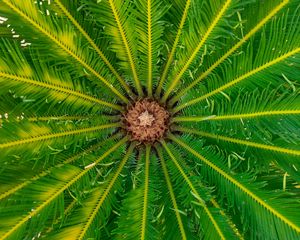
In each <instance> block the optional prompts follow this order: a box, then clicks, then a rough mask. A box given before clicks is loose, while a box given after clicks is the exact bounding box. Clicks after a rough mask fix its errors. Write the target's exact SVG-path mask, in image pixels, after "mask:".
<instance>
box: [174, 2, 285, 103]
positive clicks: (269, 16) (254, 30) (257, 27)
mask: <svg viewBox="0 0 300 240" xmlns="http://www.w3.org/2000/svg"><path fill="white" fill-rule="evenodd" d="M288 2H289V1H282V2H281V3H279V4H278V5H277V6H276V7H275V8H274V9H273V10H272V11H271V12H268V14H267V15H266V16H264V17H263V18H262V19H261V21H260V22H258V23H256V25H255V26H254V27H253V28H252V29H251V30H250V31H249V32H248V33H247V34H246V35H245V36H243V37H242V39H240V40H239V41H238V42H237V43H236V44H235V45H233V46H232V47H231V48H230V49H229V50H228V51H227V52H225V53H224V54H223V55H222V57H221V58H219V59H217V61H216V62H214V63H213V64H212V65H211V66H210V67H209V68H208V69H207V70H206V71H205V72H203V73H201V75H200V76H198V77H197V79H196V80H193V81H192V83H191V84H189V85H188V86H187V87H186V88H184V89H183V90H181V91H180V92H179V93H178V94H177V95H176V96H175V97H174V98H172V99H171V100H170V104H172V105H173V104H174V103H175V102H177V101H178V100H179V99H180V97H182V96H183V95H184V94H185V93H186V92H187V91H189V90H191V89H192V88H193V87H194V86H196V85H197V84H198V83H199V82H200V81H202V80H204V79H205V78H206V77H207V76H208V75H209V74H210V73H211V72H212V71H213V70H214V69H215V68H217V67H218V66H219V65H220V64H221V63H222V62H223V61H225V60H226V59H227V58H228V57H229V56H230V55H232V54H233V53H234V52H235V51H237V50H238V49H239V48H240V47H241V46H242V45H243V44H244V43H245V42H247V41H248V40H249V39H250V38H251V37H252V36H253V35H254V34H255V33H257V32H258V31H259V30H260V29H261V28H262V27H263V26H264V25H265V24H266V23H267V22H268V21H269V20H270V19H272V17H274V15H276V14H277V13H278V12H279V11H280V10H281V9H282V8H283V7H284V6H285V5H286V4H287V3H288ZM258 8H259V7H258ZM259 9H265V8H259ZM255 14H256V16H255V18H256V19H257V13H255ZM242 35H244V31H243V34H242Z"/></svg>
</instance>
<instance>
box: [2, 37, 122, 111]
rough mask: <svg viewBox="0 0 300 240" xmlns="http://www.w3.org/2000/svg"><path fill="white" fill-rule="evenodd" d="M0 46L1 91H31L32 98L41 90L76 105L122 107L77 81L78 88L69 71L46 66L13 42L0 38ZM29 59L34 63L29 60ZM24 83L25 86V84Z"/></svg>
mask: <svg viewBox="0 0 300 240" xmlns="http://www.w3.org/2000/svg"><path fill="white" fill-rule="evenodd" d="M0 47H1V49H0V51H1V53H2V54H3V55H2V56H1V58H0V63H1V66H0V83H1V86H2V87H1V90H0V93H1V94H3V93H6V92H7V90H8V89H13V91H14V93H15V94H19V95H21V94H24V93H25V92H26V93H32V95H31V97H32V98H33V99H35V97H36V98H38V95H39V93H40V92H41V91H43V93H44V95H45V94H47V95H48V94H49V98H50V99H51V98H52V99H54V100H56V101H63V100H66V101H67V102H70V103H72V104H74V102H77V105H80V104H83V105H85V106H87V107H88V106H90V107H91V108H92V107H93V106H94V105H95V104H98V105H103V106H106V107H110V108H111V107H112V108H113V109H115V110H121V109H122V108H121V107H120V106H118V105H116V104H112V103H108V102H105V101H102V100H101V99H99V98H97V97H95V96H92V94H87V93H86V92H88V89H86V88H84V86H81V85H80V84H78V85H77V86H76V88H77V89H76V88H74V83H73V82H72V76H71V75H70V74H68V73H67V72H62V71H58V70H59V69H56V68H53V67H49V66H47V65H45V64H44V63H42V62H41V61H34V60H33V59H30V58H28V57H27V58H26V55H25V54H24V53H22V52H21V50H20V48H19V47H18V46H17V45H16V44H12V43H10V42H8V41H4V40H3V42H1V44H0ZM30 60H31V61H34V63H30ZM24 85H27V87H26V88H24V87H23V86H24ZM28 97H29V96H28ZM88 102H90V103H88Z"/></svg>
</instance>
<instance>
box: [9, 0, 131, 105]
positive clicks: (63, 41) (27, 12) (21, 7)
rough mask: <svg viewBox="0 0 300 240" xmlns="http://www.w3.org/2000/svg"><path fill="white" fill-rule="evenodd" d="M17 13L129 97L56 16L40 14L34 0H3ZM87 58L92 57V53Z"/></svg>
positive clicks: (114, 89)
mask: <svg viewBox="0 0 300 240" xmlns="http://www.w3.org/2000/svg"><path fill="white" fill-rule="evenodd" d="M3 2H4V3H5V4H7V5H8V6H9V7H10V8H11V9H12V10H13V11H14V13H15V14H17V15H19V16H20V17H22V18H23V19H25V20H26V21H28V22H29V23H30V24H31V25H32V26H33V27H34V29H35V30H36V31H38V32H40V33H41V34H43V35H44V36H46V37H47V38H48V39H49V40H50V41H51V42H53V43H55V44H56V45H57V46H58V47H59V48H60V49H62V50H63V51H64V52H65V53H66V54H67V55H69V56H71V57H72V58H73V59H74V60H75V61H76V62H78V63H79V64H80V65H82V66H83V67H84V68H85V69H87V70H88V71H89V72H91V73H92V74H93V75H94V76H95V77H96V78H97V79H98V80H100V81H101V82H102V83H103V84H105V86H106V87H107V88H108V89H110V90H111V91H112V92H113V93H115V94H116V96H118V97H119V98H120V99H121V100H122V101H124V102H125V103H127V102H128V99H127V98H126V97H124V96H123V95H122V93H120V92H119V91H118V90H117V89H116V88H115V87H114V86H112V84H111V83H110V82H109V81H108V80H107V79H105V78H104V77H103V76H101V75H100V74H99V72H100V71H99V70H95V66H91V64H90V62H91V60H89V61H87V60H86V59H85V58H84V57H83V54H84V53H83V52H84V51H78V48H77V46H76V43H75V37H74V33H73V31H72V29H71V28H68V27H65V29H64V30H62V29H60V28H59V25H58V24H56V21H55V18H51V17H52V16H48V18H45V16H43V15H42V14H40V12H39V9H38V7H37V5H35V4H34V2H31V1H30V2H27V3H26V4H25V3H24V2H23V1H19V0H14V1H11V0H3ZM86 54H89V56H88V57H87V58H89V59H92V56H91V54H90V53H86Z"/></svg>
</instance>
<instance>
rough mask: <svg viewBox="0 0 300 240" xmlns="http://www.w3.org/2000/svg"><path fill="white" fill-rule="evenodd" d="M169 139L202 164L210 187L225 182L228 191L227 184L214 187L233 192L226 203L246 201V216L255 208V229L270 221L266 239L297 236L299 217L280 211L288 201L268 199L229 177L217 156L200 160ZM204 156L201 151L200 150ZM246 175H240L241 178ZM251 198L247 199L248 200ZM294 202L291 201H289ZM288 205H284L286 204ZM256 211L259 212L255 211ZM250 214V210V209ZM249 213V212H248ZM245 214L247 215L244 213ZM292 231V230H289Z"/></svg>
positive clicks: (243, 182)
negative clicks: (258, 214) (256, 217)
mask: <svg viewBox="0 0 300 240" xmlns="http://www.w3.org/2000/svg"><path fill="white" fill-rule="evenodd" d="M170 138H171V139H172V140H173V141H174V142H176V143H177V144H179V145H180V146H182V147H183V148H184V149H186V150H187V151H188V152H190V153H191V154H192V155H194V156H195V157H196V158H197V159H198V160H200V161H201V162H202V163H203V164H205V166H207V167H205V168H203V173H204V172H206V174H208V173H209V172H210V174H213V178H212V179H211V181H212V182H214V184H216V183H218V184H222V183H223V184H224V181H228V182H229V183H230V186H231V189H230V190H229V189H228V187H229V184H227V188H226V189H225V188H223V189H222V188H218V189H219V190H220V191H221V193H222V194H230V192H232V191H233V189H235V192H236V195H235V197H234V198H232V197H231V198H230V199H229V201H231V202H232V203H234V204H235V205H239V202H240V201H241V199H248V200H247V201H248V203H249V205H247V207H246V208H245V207H244V208H243V209H242V211H244V213H243V214H246V213H247V211H249V210H250V209H252V211H253V210H254V209H257V211H260V213H261V215H260V216H261V217H260V219H255V220H254V219H253V220H252V221H253V224H254V221H255V226H252V227H255V228H258V229H259V228H262V227H263V228H264V226H263V224H264V223H266V222H268V221H274V224H275V225H272V228H270V225H269V228H268V229H269V232H268V233H267V234H268V236H272V235H274V236H276V237H277V236H278V237H279V238H281V237H288V238H292V239H293V238H297V235H298V234H299V232H300V227H299V216H297V215H298V213H295V212H294V211H292V209H288V208H283V207H282V203H281V201H286V202H288V201H289V200H290V199H289V198H280V201H279V200H277V201H276V199H272V198H273V197H272V194H271V193H267V192H262V191H260V190H259V189H258V188H254V184H253V183H252V185H250V183H248V182H246V180H247V179H246V180H245V179H243V178H242V176H238V175H237V174H236V175H232V174H231V173H230V172H228V171H226V170H225V168H224V166H223V167H221V164H220V163H219V161H220V160H218V158H219V157H216V156H215V157H213V155H212V154H209V153H206V155H208V156H210V157H209V158H206V157H204V156H203V155H201V154H199V153H198V152H197V151H195V150H194V149H192V148H191V147H189V146H188V145H187V144H186V143H184V142H183V141H181V140H179V139H178V138H176V137H175V136H173V135H171V136H170ZM202 152H203V153H204V151H202ZM245 177H246V176H244V178H245ZM250 199H251V200H250ZM250 201H251V203H250ZM292 201H295V200H291V202H292ZM287 204H288V203H287ZM293 205H294V206H295V205H299V203H298V204H297V202H296V203H289V206H293ZM259 209H260V210H259ZM250 211H251V210H250ZM248 213H249V212H248ZM248 215H249V214H248ZM290 230H292V231H290ZM255 233H257V234H258V233H260V234H263V231H257V230H256V231H255Z"/></svg>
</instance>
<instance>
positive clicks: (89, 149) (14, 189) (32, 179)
mask: <svg viewBox="0 0 300 240" xmlns="http://www.w3.org/2000/svg"><path fill="white" fill-rule="evenodd" d="M117 137H118V135H113V136H112V137H110V138H108V139H106V140H104V141H101V142H98V143H96V144H92V145H91V146H88V147H86V148H85V149H83V151H81V150H80V151H79V152H77V153H76V154H74V155H73V156H70V157H68V158H67V159H63V160H61V161H60V162H58V163H57V164H56V165H54V166H50V167H49V168H47V169H45V170H43V171H41V172H37V173H36V175H33V176H31V177H30V178H28V179H27V180H25V181H23V182H19V183H17V184H15V185H13V186H12V187H11V188H9V189H7V188H6V190H5V191H1V194H0V200H2V199H4V198H7V197H9V196H10V195H12V194H15V193H16V192H17V191H19V190H21V189H24V188H25V187H26V186H28V185H29V184H31V183H34V182H36V181H38V180H39V179H40V178H42V177H45V176H46V175H48V174H51V172H52V170H55V169H57V168H60V167H63V166H65V165H68V164H70V163H73V162H74V161H76V160H78V159H79V158H80V157H82V156H84V155H86V154H89V153H92V152H94V151H96V150H97V149H98V148H99V147H100V146H103V145H104V144H106V143H107V142H108V141H110V140H114V139H115V138H117ZM33 173H34V172H33ZM9 174H10V175H11V172H9ZM5 175H6V172H2V176H1V179H2V178H3V180H2V181H4V180H5V179H6V177H5ZM7 175H8V174H7ZM9 185H12V183H10V184H9ZM6 187H7V186H6Z"/></svg>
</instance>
